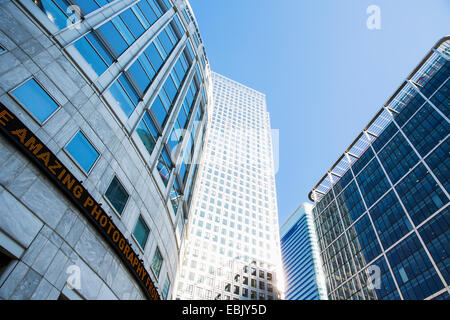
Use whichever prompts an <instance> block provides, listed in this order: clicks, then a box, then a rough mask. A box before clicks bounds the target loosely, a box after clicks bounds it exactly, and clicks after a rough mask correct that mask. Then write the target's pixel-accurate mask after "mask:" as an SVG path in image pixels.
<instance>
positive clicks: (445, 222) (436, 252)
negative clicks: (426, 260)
mask: <svg viewBox="0 0 450 320" xmlns="http://www.w3.org/2000/svg"><path fill="white" fill-rule="evenodd" d="M419 233H420V235H421V236H422V239H423V241H424V242H425V246H426V247H427V248H428V250H429V251H430V254H431V256H432V257H433V260H434V262H435V263H436V265H437V267H438V269H439V270H440V272H441V274H442V276H443V277H444V279H445V281H446V282H447V283H449V282H450V240H449V239H450V209H449V207H447V208H445V209H444V210H443V211H441V212H440V213H439V214H438V215H437V216H436V217H434V218H433V219H432V220H431V221H429V222H427V223H426V224H425V225H424V226H423V227H421V228H420V229H419Z"/></svg>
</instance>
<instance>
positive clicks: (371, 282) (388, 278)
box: [360, 257, 400, 300]
mask: <svg viewBox="0 0 450 320" xmlns="http://www.w3.org/2000/svg"><path fill="white" fill-rule="evenodd" d="M369 268H370V269H366V270H364V272H361V273H360V278H361V283H362V284H363V285H364V286H365V288H364V292H365V296H366V299H368V300H400V295H399V293H398V291H397V288H396V287H395V283H394V280H393V279H392V275H391V273H390V272H389V268H388V266H387V263H386V260H385V259H384V257H380V258H379V259H378V260H377V261H375V262H374V263H372V265H371V266H370V267H369ZM378 268H379V271H380V278H379V280H378V283H377V282H376V281H377V279H375V277H374V276H375V273H374V271H377V269H378ZM368 270H369V271H368ZM369 275H370V276H371V277H373V278H371V279H369V277H368V276H369ZM378 285H379V286H378Z"/></svg>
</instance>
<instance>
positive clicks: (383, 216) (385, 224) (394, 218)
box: [370, 191, 412, 249]
mask: <svg viewBox="0 0 450 320" xmlns="http://www.w3.org/2000/svg"><path fill="white" fill-rule="evenodd" d="M370 214H371V217H372V219H373V224H374V225H375V229H376V230H377V233H378V236H379V237H380V241H381V244H382V245H383V247H384V249H387V248H389V247H390V246H391V245H393V244H394V243H395V242H397V241H398V240H400V238H401V237H403V236H404V235H405V234H407V233H408V232H409V231H411V230H412V225H411V223H410V222H409V220H408V217H407V216H406V214H405V212H404V210H403V208H402V207H401V205H400V202H399V201H398V199H397V197H396V195H395V193H394V191H391V192H389V193H388V194H387V195H386V196H385V197H383V199H381V201H380V202H378V203H377V204H376V205H375V206H374V207H373V208H372V209H370Z"/></svg>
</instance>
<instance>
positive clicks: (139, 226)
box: [133, 216, 150, 249]
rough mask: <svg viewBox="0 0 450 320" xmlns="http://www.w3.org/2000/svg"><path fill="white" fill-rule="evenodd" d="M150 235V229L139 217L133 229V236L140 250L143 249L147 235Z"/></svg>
mask: <svg viewBox="0 0 450 320" xmlns="http://www.w3.org/2000/svg"><path fill="white" fill-rule="evenodd" d="M149 234H150V229H149V228H148V226H147V224H146V223H145V220H144V218H143V217H142V216H139V219H138V221H137V223H136V226H135V227H134V232H133V236H134V238H135V239H136V241H137V242H138V243H139V245H140V246H141V248H142V249H144V248H145V244H146V243H147V239H148V235H149Z"/></svg>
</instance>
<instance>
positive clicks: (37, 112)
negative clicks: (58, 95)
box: [11, 79, 59, 123]
mask: <svg viewBox="0 0 450 320" xmlns="http://www.w3.org/2000/svg"><path fill="white" fill-rule="evenodd" d="M11 94H12V95H13V96H14V97H15V98H16V99H17V100H18V101H19V102H20V103H21V104H22V105H23V106H24V107H25V108H27V109H28V111H30V113H31V114H32V115H33V116H35V117H36V119H37V120H38V121H39V122H41V123H43V122H44V121H45V120H47V119H48V118H49V117H50V116H51V115H52V114H53V113H54V112H55V111H56V110H57V109H58V108H59V106H58V105H57V104H56V102H55V101H54V100H53V99H52V98H51V97H50V96H49V95H48V94H47V92H45V90H44V89H42V87H41V86H40V85H39V84H38V83H37V82H36V80H34V79H30V80H28V81H27V82H25V83H24V84H22V85H21V86H20V87H17V88H16V89H14V90H13V91H11Z"/></svg>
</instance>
